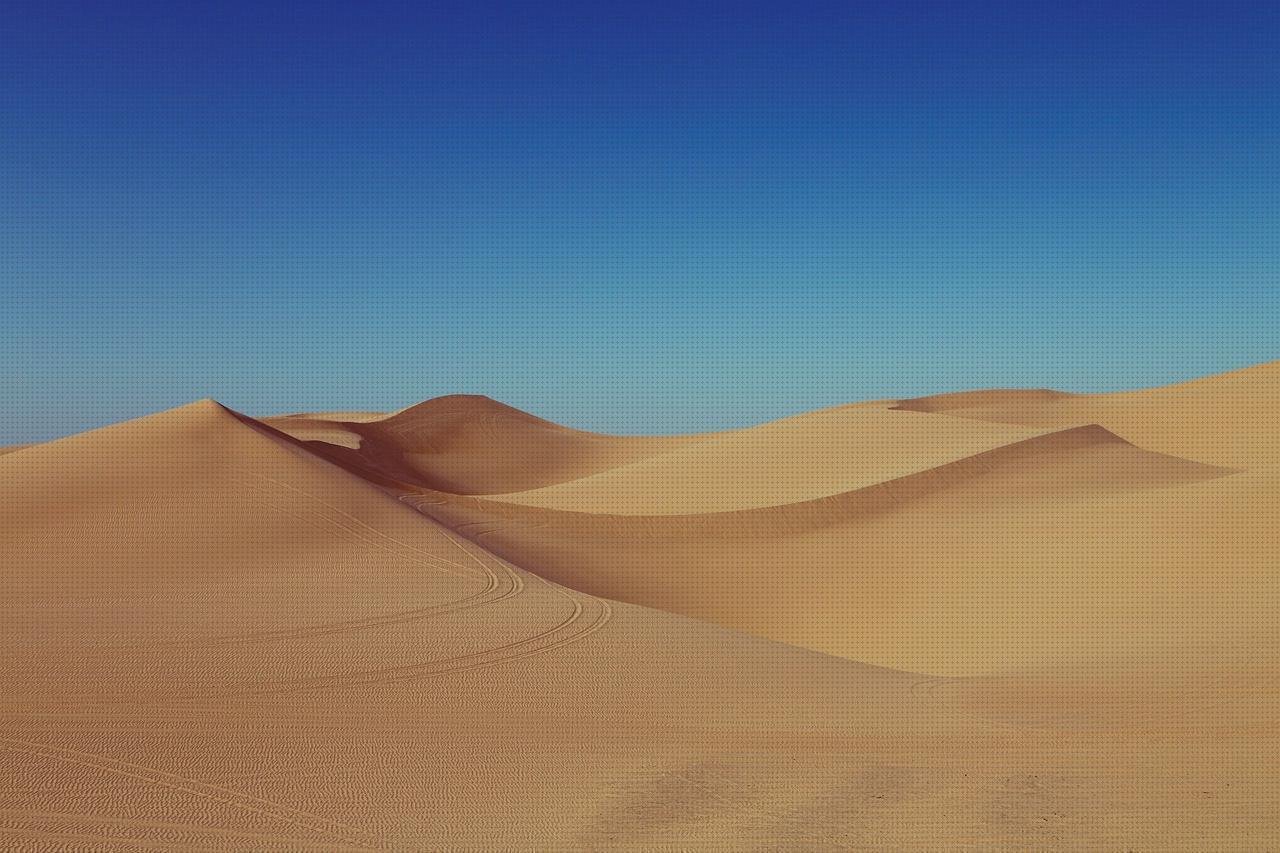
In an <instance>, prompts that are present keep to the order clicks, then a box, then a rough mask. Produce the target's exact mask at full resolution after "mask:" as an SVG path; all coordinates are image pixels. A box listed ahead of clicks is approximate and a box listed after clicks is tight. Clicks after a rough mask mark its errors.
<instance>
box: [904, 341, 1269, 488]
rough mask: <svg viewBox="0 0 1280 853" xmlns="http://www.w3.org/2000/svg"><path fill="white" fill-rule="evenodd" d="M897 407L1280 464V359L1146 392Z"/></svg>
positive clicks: (953, 397) (1196, 455) (1029, 395)
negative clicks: (1091, 430)
mask: <svg viewBox="0 0 1280 853" xmlns="http://www.w3.org/2000/svg"><path fill="white" fill-rule="evenodd" d="M898 407H899V408H902V409H912V410H915V411H923V412H945V413H946V414H947V415H951V416H954V417H962V418H972V419H977V420H985V421H995V422H999V423H1010V424H1023V425H1027V426H1033V427H1042V428H1061V427H1064V426H1073V425H1078V424H1081V423H1098V424H1102V425H1103V426H1105V427H1106V428H1107V429H1109V430H1111V431H1113V432H1115V433H1117V434H1119V435H1122V436H1124V437H1125V438H1127V439H1128V440H1130V441H1132V442H1134V443H1135V444H1138V445H1141V446H1142V447H1145V448H1147V449H1149V450H1157V451H1160V452H1162V453H1172V454H1174V455H1177V456H1185V457H1187V458H1189V459H1195V460H1197V461H1200V462H1206V463H1209V464H1212V465H1226V466H1229V467H1233V468H1249V467H1253V466H1258V465H1275V464H1280V430H1277V429H1275V417H1276V414H1275V413H1276V412H1277V411H1278V410H1280V361H1274V362H1270V363H1267V364H1260V365H1257V366H1254V367H1249V368H1245V369H1244V370H1237V371H1234V372H1232V373H1226V374H1223V375H1221V376H1210V377H1206V378H1204V379H1197V380H1194V381H1192V382H1184V383H1181V384H1178V385H1169V386H1166V387H1162V388H1150V389H1143V390H1140V391H1125V392H1119V393H1111V394H1061V393H1058V392H1051V391H1035V392H971V393H968V394H944V395H940V396H936V397H924V398H920V399H916V400H905V401H902V402H901V403H899V404H898Z"/></svg>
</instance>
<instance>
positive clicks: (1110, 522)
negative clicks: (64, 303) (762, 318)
mask: <svg viewBox="0 0 1280 853" xmlns="http://www.w3.org/2000/svg"><path fill="white" fill-rule="evenodd" d="M1278 414H1280V364H1269V365H1261V366H1259V367H1256V368H1252V369H1250V370H1246V371H1240V372H1236V373H1233V374H1227V375H1224V376H1218V377H1209V378H1206V379H1203V380H1198V381H1197V382H1192V383H1185V384H1182V385H1176V386H1169V387H1166V388H1158V389H1152V390H1148V391H1134V392H1124V393H1118V394H1105V395H1066V394H1058V393H1055V392H1049V391H984V392H969V393H962V394H947V395H939V396H935V397H928V398H922V399H918V400H909V401H887V402H877V403H866V404H856V405H851V406H845V407H840V408H837V409H831V410H826V411H822V412H814V413H811V414H808V415H801V416H798V417H794V418H788V419H785V420H783V421H778V422H775V423H772V424H765V425H762V426H758V427H753V428H750V429H744V430H736V431H730V432H723V433H714V434H707V435H698V436H679V437H662V438H652V439H649V438H619V437H612V436H601V435H595V434H592V433H585V432H581V431H577V430H572V429H568V428H566V427H562V426H559V425H556V424H552V423H549V422H547V421H544V420H541V419H539V418H536V417H534V416H532V415H528V414H526V413H523V412H519V411H517V410H515V409H511V408H509V407H506V406H503V405H502V404H500V403H496V402H495V401H492V400H488V399H487V398H482V397H446V398H439V399H437V400H432V401H428V402H426V403H423V404H421V405H419V406H414V407H410V408H409V409H406V410H403V411H401V412H398V413H395V414H392V415H381V414H376V413H341V412H330V413H322V414H318V415H288V416H282V417H277V418H268V419H264V421H257V420H254V419H252V418H249V417H247V416H245V415H242V414H239V413H235V412H232V411H230V410H228V409H226V408H224V407H222V406H220V405H218V404H217V403H214V402H212V401H202V402H198V403H193V404H191V405H189V406H185V407H182V408H179V409H175V410H172V411H169V412H162V413H159V414H156V415H151V416H148V417H144V418H141V419H138V420H135V421H130V422H127V423H123V424H118V425H115V426H111V427H107V428H105V429H101V430H95V431H92V432H88V433H83V434H80V435H77V436H72V437H70V438H66V439H62V440H59V441H53V442H49V443H45V444H39V445H33V446H28V447H26V448H24V449H22V450H21V451H20V452H12V453H6V454H4V455H2V456H0V499H2V502H0V577H3V584H4V587H3V594H0V791H3V792H4V793H3V796H0V849H8V848H14V849H37V850H85V849H90V850H98V849H103V850H150V849H164V850H224V849H235V850H346V849H364V850H370V849H372V850H425V849H475V850H491V849H522V850H551V849H555V850H560V849H564V850H571V849H581V850H599V849H637V850H648V849H655V848H658V849H721V850H777V849H809V850H826V849H970V850H990V849H1079V850H1096V849H1117V850H1119V849H1136V850H1169V849H1187V850H1203V849H1241V850H1244V849H1274V848H1276V847H1277V846H1280V771H1277V770H1276V767H1277V766H1280V749H1277V747H1278V746H1280V735H1278V734H1277V733H1280V667H1278V666H1277V664H1280V640H1278V639H1277V638H1280V582H1278V581H1277V580H1276V578H1277V576H1278V573H1277V571H1276V567H1277V566H1280V531H1278V529H1277V527H1278V526H1277V525H1276V523H1275V522H1276V519H1277V517H1280V512H1278V511H1280V443H1278V439H1277V434H1278V431H1277V430H1276V428H1275V424H1276V423H1277V415H1278Z"/></svg>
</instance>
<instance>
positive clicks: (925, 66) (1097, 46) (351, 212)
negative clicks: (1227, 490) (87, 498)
mask: <svg viewBox="0 0 1280 853" xmlns="http://www.w3.org/2000/svg"><path fill="white" fill-rule="evenodd" d="M1276 358H1280V4H1276V3H1274V2H1268V3H1256V4H1237V3H1231V2H1225V3H1222V2H1218V3H1209V2H1202V3H1197V4H1180V3H1177V2H1171V3H1163V4H1157V3H1142V4H1137V3H1134V4H1129V3H1124V2H1073V3H1063V2H1052V3H1043V2H1030V1H1029V0H1019V2H1009V3H972V2H934V3H918V2H909V1H908V2H903V0H887V1H886V2H839V3H830V4H814V3H805V2H787V3H774V4H753V3H748V2H727V3H699V2H676V3H670V4H664V3H660V2H648V3H637V4H634V5H629V4H616V3H601V2H598V0H596V2H583V3H554V2H519V3H511V4H501V5H499V4H490V3H485V2H482V0H477V2H454V3H447V4H446V3H438V2H430V0H427V2H403V3H386V2H360V3H355V2H342V3H330V2H323V1H322V2H308V3H297V4H292V3H259V2H254V3H237V2H203V3H188V2H180V0H179V2H175V0H158V1H157V2H153V3H141V2H130V0H112V2H92V3H65V2H59V0H36V1H35V2H27V0H8V2H6V3H5V4H4V11H3V14H0V444H5V443H16V442H21V441H26V440H36V439H43V438H50V437H54V436H57V435H62V434H66V433H70V432H74V431H78V430H81V429H85V428H88V427H91V426H96V425H100V424H103V423H107V422H111V421H115V420H120V419H124V418H127V417H132V416H136V415H139V414H143V413H146V412H149V411H155V410H158V409H163V408H168V407H170V406H174V405H178V404H181V403H184V402H188V401H190V400H193V399H196V398H200V397H206V396H211V397H215V398H216V399H218V400H220V401H222V402H224V403H226V404H227V405H229V406H232V407H233V408H237V409H241V410H244V411H246V412H249V413H251V414H267V413H274V412H284V411H293V410H306V409H330V408H370V409H388V408H399V407H402V406H405V405H408V404H410V403H412V402H415V401H418V400H421V399H425V398H428V397H432V396H436V395H439V394H444V393H452V392H469V393H483V394H488V395H489V396H492V397H495V398H498V399H500V400H503V401H505V402H508V403H511V404H512V405H516V406H518V407H521V408H524V409H527V410H530V411H533V412H535V413H537V414H540V415H542V416H544V417H549V418H552V419H554V420H558V421H561V422H564V423H568V424H572V425H575V426H579V427H583V428H588V429H596V430H602V431H614V432H682V431H690V430H702V429H711V428H720V427H728V426H733V425H738V424H745V423H750V422H755V421H761V420H766V419H769V418H772V417H778V416H781V415H784V414H789V413H792V412H796V411H800V410H805V409H811V408H816V407H819V406H824V405H830V404H834V403H839V402H847V401H851V400H856V399H864V398H876V397H887V396H904V395H911V394H922V393H928V392H934V391H942V390H952V389H958V388H966V387H980V386H993V385H1002V386H1009V385H1026V386H1046V385H1047V386H1055V387H1060V388H1064V389H1072V390H1104V389H1112V388H1121V387H1137V386H1143V385H1153V384H1161V383H1165V382H1169V381H1175V380H1179V379H1185V378H1190V377H1194V376H1198V375H1203V374H1208V373H1214V372H1219V371H1223V370H1227V369H1231V368H1235V367H1240V366H1244V365H1247V364H1250V363H1256V362H1261V361H1269V360H1273V359H1276Z"/></svg>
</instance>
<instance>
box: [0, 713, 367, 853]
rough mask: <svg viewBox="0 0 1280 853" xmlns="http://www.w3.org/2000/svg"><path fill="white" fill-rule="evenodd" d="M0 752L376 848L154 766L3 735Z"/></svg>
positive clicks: (340, 828)
mask: <svg viewBox="0 0 1280 853" xmlns="http://www.w3.org/2000/svg"><path fill="white" fill-rule="evenodd" d="M0 751H5V752H13V753H18V754H22V755H27V756H31V757H35V758H42V759H46V760H50V761H58V762H62V763H64V764H71V765H74V766H78V767H84V768H88V769H91V770H100V771H103V772H105V773H110V774H112V775H115V776H122V777H125V778H127V779H133V780H135V781H139V782H145V783H147V784H151V785H157V786H159V787H162V788H168V789H169V790H172V791H178V792H180V793H185V794H190V795H191V796H195V797H199V798H202V799H206V800H211V801H213V802H217V803H222V804H223V805H226V806H230V807H231V808H235V809H240V810H242V811H247V812H250V813H252V814H256V815H260V816H262V817H265V818H268V819H270V820H275V821H279V822H281V823H286V824H289V825H291V826H295V827H298V828H300V829H304V830H307V831H308V832H314V833H317V834H319V835H323V836H324V837H325V838H327V839H329V840H330V841H340V842H342V843H343V844H344V845H345V846H347V847H354V848H357V849H361V850H377V849H379V847H380V845H379V844H378V843H377V840H376V839H374V838H373V837H371V836H367V835H365V834H364V833H362V832H360V831H359V830H357V829H356V828H355V827H352V826H349V825H347V824H344V823H339V822H338V821H335V820H331V819H329V818H325V817H321V816H320V815H317V814H312V813H311V812H305V811H301V810H300V809H294V808H291V807H289V806H286V805H284V804H282V803H276V802H273V801H271V800H264V799H262V798H260V797H255V796H253V795H252V794H246V793H244V792H243V791H236V790H233V789H231V788H224V787H222V786H220V785H212V784H209V783H207V782H200V781H198V780H196V779H191V778H189V777H186V776H180V775H178V774H176V773H169V772H167V771H164V770H159V769H156V768H154V767H147V766H145V765H142V764H133V763H131V762H128V761H121V760H119V759H115V758H110V757H108V756H105V755H98V754H96V753H92V752H83V751H80V750H76V749H68V748H65V747H59V746H53V745H51V744H44V743H36V742H33V741H26V740H18V739H16V738H10V737H3V736H0ZM87 817H91V816H87Z"/></svg>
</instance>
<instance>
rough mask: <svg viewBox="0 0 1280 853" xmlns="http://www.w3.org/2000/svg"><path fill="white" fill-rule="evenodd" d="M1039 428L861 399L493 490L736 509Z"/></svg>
mask: <svg viewBox="0 0 1280 853" xmlns="http://www.w3.org/2000/svg"><path fill="white" fill-rule="evenodd" d="M1038 432H1040V430H1035V429H1027V428H1024V427H1016V426H1007V425H1004V424H986V423H979V422H975V421H963V420H959V419H956V418H941V417H939V418H928V417H921V416H918V415H911V414H906V413H903V412H895V411H891V410H889V408H888V405H887V404H878V403H872V404H860V405H854V406H844V407H840V408H837V409H830V410H827V411H822V412H813V413H810V414H806V415H800V416H798V417H794V418H787V419H785V420H781V421H775V422H773V423H768V424H764V425H762V426H758V427H754V428H751V429H744V430H736V431H732V432H725V433H716V434H712V435H706V436H695V437H692V438H691V439H690V440H689V441H688V442H686V443H684V444H682V445H680V446H678V447H674V448H672V449H670V450H667V451H666V452H663V453H657V454H654V455H652V456H649V457H647V458H645V459H641V460H639V461H636V462H631V463H629V464H625V465H618V466H616V467H613V468H610V469H609V470H607V471H602V472H600V473H597V474H593V475H590V476H586V477H583V478H581V479H577V480H572V481H569V482H565V483H560V484H557V485H552V486H547V487H544V488H541V489H537V490H532V491H524V492H517V493H512V494H503V495H494V496H493V497H494V498H495V499H497V500H502V501H506V502H510V503H521V504H527V505H530V506H542V507H548V508H551V509H568V510H586V511H590V512H600V513H618V514H626V515H691V514H696V513H710V512H728V511H732V510H742V509H751V508H755V507H763V506H774V505H777V504H785V503H795V502H798V501H807V500H812V499H814V498H819V497H825V496H827V495H835V494H838V493H841V492H846V491H850V490H852V489H857V488H861V487H864V486H870V485H873V484H875V483H880V482H883V481H885V480H891V479H894V478H898V477H902V476H904V475H906V474H911V473H914V472H917V471H924V470H927V469H929V468H933V467H936V466H938V465H942V464H945V463H948V462H952V461H954V460H956V459H960V458H963V457H966V456H971V455H973V454H975V453H978V452H981V451H984V450H991V449H994V448H997V447H1000V446H1002V445H1005V444H1008V443H1009V442H1013V441H1018V440H1020V439H1023V438H1027V437H1029V436H1032V435H1036V434H1037V433H1038Z"/></svg>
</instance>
